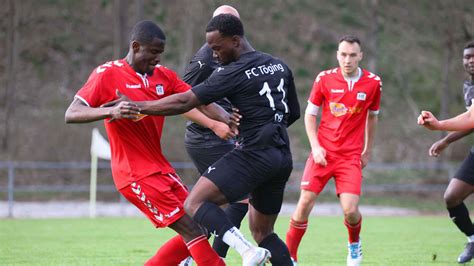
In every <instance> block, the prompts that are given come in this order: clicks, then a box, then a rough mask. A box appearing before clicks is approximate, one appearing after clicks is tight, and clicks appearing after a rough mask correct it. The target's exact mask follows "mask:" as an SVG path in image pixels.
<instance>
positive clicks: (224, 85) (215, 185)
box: [137, 14, 300, 265]
mask: <svg viewBox="0 0 474 266" xmlns="http://www.w3.org/2000/svg"><path fill="white" fill-rule="evenodd" d="M206 40H207V43H208V45H209V47H211V49H212V50H213V51H214V54H215V55H216V56H217V58H218V60H219V62H220V63H221V64H222V65H221V66H219V67H218V68H217V69H216V70H215V71H214V73H213V74H212V75H211V76H210V77H209V78H208V79H207V80H206V81H204V82H203V83H201V84H199V85H197V86H195V87H193V88H192V89H191V90H190V91H187V92H184V93H180V94H175V95H172V96H170V97H167V98H163V99H161V100H159V101H148V102H139V103H137V104H138V105H139V110H140V112H142V113H145V114H151V115H173V114H179V113H183V112H186V111H187V110H190V109H191V108H194V107H196V106H200V105H206V104H209V103H212V102H214V101H217V100H219V99H222V98H224V97H226V98H227V99H229V101H230V102H231V103H232V105H233V106H235V107H236V108H238V109H239V112H240V113H241V114H242V116H243V118H242V120H241V123H240V127H239V130H240V135H239V136H240V138H241V140H240V142H239V147H238V148H236V149H234V150H232V151H231V152H230V153H227V154H226V155H225V156H224V157H222V158H221V159H219V160H218V161H217V162H216V163H214V164H213V165H211V166H210V167H209V168H208V169H207V171H206V172H205V173H204V174H203V175H202V176H201V177H200V178H199V180H198V182H197V183H196V185H195V186H194V188H193V190H192V191H191V193H190V194H189V197H188V199H187V200H186V202H185V209H186V212H187V213H188V214H190V215H191V216H192V217H193V219H194V220H195V221H197V222H198V223H199V224H201V225H203V226H204V227H206V228H207V229H208V230H209V231H210V232H214V234H215V236H216V237H220V238H222V240H223V241H224V242H225V243H226V244H228V245H229V246H230V247H232V248H235V249H236V250H237V252H238V253H239V254H240V255H241V256H242V258H243V264H244V265H262V264H263V263H264V262H265V260H267V259H268V258H269V257H270V254H269V250H270V251H271V253H272V256H271V260H270V261H271V263H272V264H273V265H291V264H292V263H291V259H290V255H289V253H288V249H287V247H286V245H285V243H284V242H283V241H282V240H281V239H280V238H279V237H278V236H277V235H276V234H275V233H274V232H273V226H274V224H275V221H276V218H277V217H278V213H279V212H280V208H281V204H282V201H283V192H284V188H285V185H286V182H287V180H288V178H289V176H290V173H291V171H292V168H293V162H292V157H291V152H290V146H289V137H288V133H287V130H286V128H287V127H288V126H289V125H291V124H292V123H293V122H294V121H295V120H296V119H298V118H299V116H300V114H299V111H300V110H299V104H298V99H297V96H296V90H295V87H294V81H293V75H292V73H291V71H290V69H289V68H288V67H287V66H286V64H284V63H283V62H282V61H281V60H279V59H277V58H275V57H273V56H271V55H268V54H265V53H261V52H258V51H255V50H254V49H253V48H252V46H251V45H250V43H249V42H248V41H247V39H246V38H245V37H244V29H243V25H242V23H241V21H240V20H239V19H238V18H237V17H235V16H232V15H229V14H221V15H219V16H216V17H214V18H212V19H211V21H210V22H209V24H208V25H207V28H206ZM214 111H215V112H212V113H206V115H209V116H210V117H211V118H213V119H216V120H220V121H223V122H228V121H227V120H226V119H222V117H225V116H223V115H221V113H222V112H224V113H226V112H225V111H224V110H223V109H220V110H219V109H215V110H214ZM249 193H250V204H249V224H250V231H251V232H252V236H253V237H254V239H255V240H256V242H257V243H258V244H259V246H260V247H255V246H254V245H253V244H251V243H250V242H249V241H247V240H246V239H245V237H244V236H243V235H242V233H241V232H240V231H239V229H237V228H236V227H235V226H234V225H233V224H232V222H231V221H230V220H229V219H228V218H227V216H226V215H225V213H224V211H223V210H222V209H221V208H220V207H219V206H220V205H222V204H225V203H227V202H229V203H232V202H236V201H237V200H239V199H241V198H242V197H244V196H246V195H247V194H249Z"/></svg>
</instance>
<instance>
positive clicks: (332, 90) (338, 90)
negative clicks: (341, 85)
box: [331, 89, 344, 93]
mask: <svg viewBox="0 0 474 266" xmlns="http://www.w3.org/2000/svg"><path fill="white" fill-rule="evenodd" d="M331 93H344V89H331Z"/></svg>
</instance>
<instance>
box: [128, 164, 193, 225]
mask: <svg viewBox="0 0 474 266" xmlns="http://www.w3.org/2000/svg"><path fill="white" fill-rule="evenodd" d="M120 193H121V194H122V195H123V196H124V197H125V198H126V199H127V200H128V201H130V202H131V203H133V205H135V206H136V207H137V208H138V209H140V211H142V212H143V213H144V214H145V216H146V217H148V219H150V221H151V222H152V223H153V224H154V225H155V227H167V226H168V225H170V224H172V223H174V222H175V221H176V220H178V219H179V218H181V217H183V215H184V214H185V212H184V208H183V204H184V200H186V197H187V196H188V190H187V188H186V186H185V185H184V184H183V183H182V182H181V179H180V178H179V176H178V175H177V174H174V173H171V174H156V175H153V176H150V177H145V178H143V179H140V180H138V181H136V182H134V183H132V184H130V185H128V186H126V187H124V188H122V189H120Z"/></svg>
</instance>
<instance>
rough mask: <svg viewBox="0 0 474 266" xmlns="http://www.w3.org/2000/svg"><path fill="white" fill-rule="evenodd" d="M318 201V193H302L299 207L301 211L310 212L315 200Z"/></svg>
mask: <svg viewBox="0 0 474 266" xmlns="http://www.w3.org/2000/svg"><path fill="white" fill-rule="evenodd" d="M315 201H316V195H315V194H314V193H312V192H305V193H302V194H301V196H300V199H299V200H298V209H300V210H301V212H303V213H305V214H308V215H309V212H311V209H313V206H314V202H315Z"/></svg>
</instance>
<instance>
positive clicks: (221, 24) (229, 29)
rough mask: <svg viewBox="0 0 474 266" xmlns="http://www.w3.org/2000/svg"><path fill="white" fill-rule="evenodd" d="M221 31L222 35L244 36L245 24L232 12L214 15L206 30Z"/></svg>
mask: <svg viewBox="0 0 474 266" xmlns="http://www.w3.org/2000/svg"><path fill="white" fill-rule="evenodd" d="M216 30H217V31H219V33H220V34H222V36H228V37H231V36H235V35H237V36H240V37H243V36H244V26H243V25H242V22H241V21H240V19H239V18H237V17H236V16H233V15H230V14H220V15H218V16H215V17H213V18H212V19H211V20H210V21H209V23H208V24H207V27H206V32H211V31H216Z"/></svg>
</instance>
